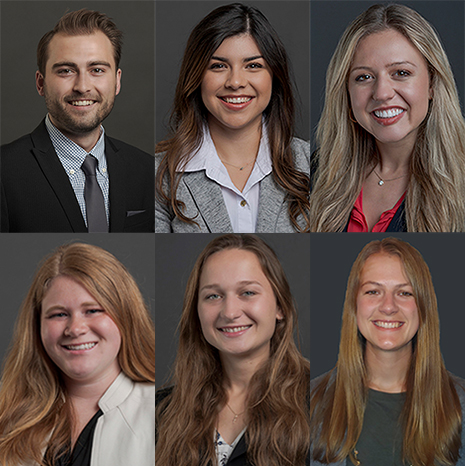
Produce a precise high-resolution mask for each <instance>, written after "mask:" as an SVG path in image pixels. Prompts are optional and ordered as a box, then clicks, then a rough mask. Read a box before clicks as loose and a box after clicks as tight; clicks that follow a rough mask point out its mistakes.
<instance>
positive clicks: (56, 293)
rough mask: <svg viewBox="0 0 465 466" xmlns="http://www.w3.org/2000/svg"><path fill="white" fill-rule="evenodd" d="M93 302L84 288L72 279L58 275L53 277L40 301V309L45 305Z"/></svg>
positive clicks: (92, 298) (93, 299)
mask: <svg viewBox="0 0 465 466" xmlns="http://www.w3.org/2000/svg"><path fill="white" fill-rule="evenodd" d="M76 300H77V301H95V298H94V297H93V296H92V295H91V294H90V293H89V292H88V291H87V289H86V288H84V286H83V285H82V284H81V283H80V282H78V281H77V280H75V279H74V278H72V277H69V276H66V275H59V276H57V277H55V278H54V279H53V280H52V281H51V283H50V285H49V287H48V289H47V290H46V291H45V294H44V298H43V300H42V308H43V309H44V308H45V307H47V305H53V304H59V303H63V304H64V303H68V302H72V301H76Z"/></svg>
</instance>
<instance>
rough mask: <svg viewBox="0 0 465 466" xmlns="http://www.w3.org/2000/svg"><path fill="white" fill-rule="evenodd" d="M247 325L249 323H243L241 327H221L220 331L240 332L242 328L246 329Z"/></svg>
mask: <svg viewBox="0 0 465 466" xmlns="http://www.w3.org/2000/svg"><path fill="white" fill-rule="evenodd" d="M249 327H250V325H245V326H243V327H229V328H226V327H223V328H222V329H220V330H221V331H222V332H226V333H235V332H242V330H246V329H248V328H249Z"/></svg>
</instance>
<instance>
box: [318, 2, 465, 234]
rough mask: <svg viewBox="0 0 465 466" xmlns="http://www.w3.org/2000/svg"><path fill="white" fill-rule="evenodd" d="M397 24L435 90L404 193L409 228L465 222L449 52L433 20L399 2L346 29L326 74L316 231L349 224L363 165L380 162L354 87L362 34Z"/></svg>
mask: <svg viewBox="0 0 465 466" xmlns="http://www.w3.org/2000/svg"><path fill="white" fill-rule="evenodd" d="M387 29H393V30H395V31H397V32H399V33H400V34H402V35H403V36H404V37H406V38H407V39H408V40H409V41H410V42H411V43H412V45H413V46H414V47H415V48H416V49H417V50H418V51H419V52H420V53H421V55H422V56H423V58H424V59H425V61H426V63H427V66H428V70H429V75H430V86H431V90H432V99H431V100H430V104H429V109H428V114H427V116H426V118H425V120H424V121H423V122H422V124H421V125H420V127H419V131H418V135H417V140H416V143H415V147H414V150H413V154H412V157H411V160H410V167H409V168H410V173H411V176H410V181H409V185H408V189H407V194H406V198H405V215H406V222H407V230H408V231H431V232H440V231H444V232H445V231H464V230H465V120H464V117H463V115H462V112H461V109H460V103H459V98H458V93H457V88H456V85H455V81H454V76H453V74H452V69H451V66H450V64H449V60H448V58H447V55H446V53H445V51H444V48H443V46H442V45H441V41H440V39H439V37H438V35H437V33H436V32H435V30H434V28H433V27H432V26H431V25H430V24H429V23H428V21H426V20H425V19H424V18H423V17H422V16H421V15H420V14H419V13H417V12H416V11H414V10H412V9H411V8H408V7H407V6H405V5H399V4H383V5H373V6H371V7H370V8H368V9H367V10H366V11H365V12H363V13H362V14H361V15H360V16H358V17H357V18H356V19H355V20H354V21H353V22H352V23H351V24H350V25H349V26H348V27H347V29H346V30H345V32H344V34H343V35H342V37H341V39H340V41H339V43H338V45H337V48H336V51H335V52H334V55H333V56H332V58H331V62H330V64H329V67H328V71H327V74H326V91H325V105H324V109H323V112H322V115H321V118H320V121H319V124H318V129H317V134H316V138H317V145H318V151H317V160H316V164H317V169H316V175H315V182H314V183H313V188H312V194H311V196H310V221H311V228H310V230H311V231H322V232H330V231H333V232H334V231H343V230H344V227H345V226H346V225H347V222H348V221H349V217H350V213H351V211H352V208H353V206H354V204H355V200H356V199H357V197H358V196H359V194H360V190H361V188H362V184H363V181H364V179H363V177H364V175H363V174H364V173H367V171H368V170H370V169H372V168H373V167H374V166H376V163H377V162H378V161H379V154H378V152H377V148H376V142H375V139H374V137H373V136H372V135H371V134H370V133H368V132H367V131H366V130H365V129H364V128H362V126H361V125H360V124H358V123H357V122H354V121H353V120H352V119H351V117H350V115H351V112H352V110H351V105H350V98H349V91H348V76H349V72H350V66H351V63H352V60H353V57H354V54H355V51H356V48H357V45H358V44H359V43H360V41H361V40H362V39H363V38H365V37H367V36H368V35H370V34H376V33H378V32H382V31H385V30H387Z"/></svg>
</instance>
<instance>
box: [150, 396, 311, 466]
mask: <svg viewBox="0 0 465 466" xmlns="http://www.w3.org/2000/svg"><path fill="white" fill-rule="evenodd" d="M172 391H173V387H168V388H164V389H161V390H158V391H157V392H156V394H155V405H156V404H158V403H160V402H161V401H162V400H163V399H165V398H166V397H167V396H168V395H170V394H171V392H172ZM155 429H156V427H155ZM155 435H157V434H155ZM155 449H156V440H155ZM305 464H306V466H310V452H309V453H308V457H307V459H306V462H305ZM226 466H253V465H252V463H250V462H249V461H248V460H247V443H246V441H245V434H244V435H243V436H242V437H241V439H240V440H239V443H238V444H237V445H236V448H234V450H233V452H232V453H231V456H230V457H229V460H228V462H227V463H226Z"/></svg>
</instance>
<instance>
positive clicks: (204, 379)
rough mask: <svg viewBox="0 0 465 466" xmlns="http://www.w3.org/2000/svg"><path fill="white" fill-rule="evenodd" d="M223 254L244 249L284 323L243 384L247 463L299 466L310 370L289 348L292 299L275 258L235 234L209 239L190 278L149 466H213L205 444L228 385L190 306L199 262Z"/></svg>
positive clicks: (253, 239) (304, 447) (258, 242)
mask: <svg viewBox="0 0 465 466" xmlns="http://www.w3.org/2000/svg"><path fill="white" fill-rule="evenodd" d="M228 249H240V250H244V251H249V252H251V253H253V254H254V255H255V256H256V257H257V259H258V261H259V263H260V265H261V268H262V270H263V273H264V274H265V276H266V277H267V279H268V280H269V282H270V285H271V287H272V289H273V292H274V294H275V297H276V301H277V305H278V307H279V308H280V310H281V311H282V314H283V317H284V318H283V319H282V320H279V321H277V323H276V330H275V333H274V335H273V337H272V339H271V342H270V358H269V360H268V361H266V363H265V364H264V365H263V366H262V367H260V368H259V370H258V371H257V372H256V373H255V374H254V376H253V377H252V380H251V382H250V384H249V390H248V391H249V394H248V398H247V401H246V406H247V411H246V413H247V417H248V423H247V431H246V433H245V435H246V438H247V444H248V458H249V461H251V463H253V464H254V465H256V466H282V465H289V466H291V465H292V466H303V465H304V463H305V458H306V456H307V454H308V450H309V413H308V400H309V398H308V397H309V384H310V364H309V362H308V361H307V360H306V359H305V358H304V357H303V356H302V355H301V353H300V352H299V350H298V349H297V347H296V344H295V342H294V332H297V312H296V308H295V303H294V299H293V297H292V294H291V290H290V287H289V283H288V281H287V279H286V275H285V273H284V270H283V268H282V266H281V264H280V262H279V260H278V258H277V256H276V254H275V252H274V251H273V250H272V249H271V248H270V247H269V246H268V245H267V244H266V243H265V242H264V241H263V240H262V239H260V238H259V237H257V236H254V235H238V234H228V235H223V236H219V237H217V238H215V239H214V240H213V241H211V242H210V243H209V244H208V245H207V246H206V247H205V249H204V250H203V252H202V253H201V254H200V256H199V257H198V259H197V261H196V263H195V265H194V268H193V270H192V272H191V274H190V276H189V280H188V283H187V287H186V293H185V296H184V304H183V313H182V316H181V321H180V324H179V347H178V353H177V356H176V361H175V365H174V371H173V376H172V380H171V382H172V383H173V384H174V387H173V391H172V393H171V395H170V396H168V397H167V398H166V399H165V400H163V401H162V402H161V403H157V411H156V412H157V431H158V441H157V446H156V463H157V465H158V466H171V465H173V464H176V465H177V466H192V465H193V464H195V465H199V466H207V465H208V464H215V462H216V461H217V458H216V454H215V449H214V444H213V441H212V439H213V438H214V430H215V425H216V421H217V414H218V407H222V406H224V405H225V403H226V402H227V399H226V392H225V389H224V386H225V384H226V385H227V380H225V373H224V372H223V369H222V366H221V361H220V357H219V353H218V350H217V349H216V348H214V347H213V346H212V345H210V344H209V343H208V342H207V340H206V339H205V337H204V335H203V333H202V329H201V325H200V320H199V316H198V310H197V306H198V294H199V281H200V276H201V274H202V270H203V267H204V266H205V263H206V262H207V260H208V258H209V257H211V256H212V255H213V254H215V253H217V252H219V251H224V250H228ZM297 338H298V335H297ZM291 431H292V435H289V432H291Z"/></svg>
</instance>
